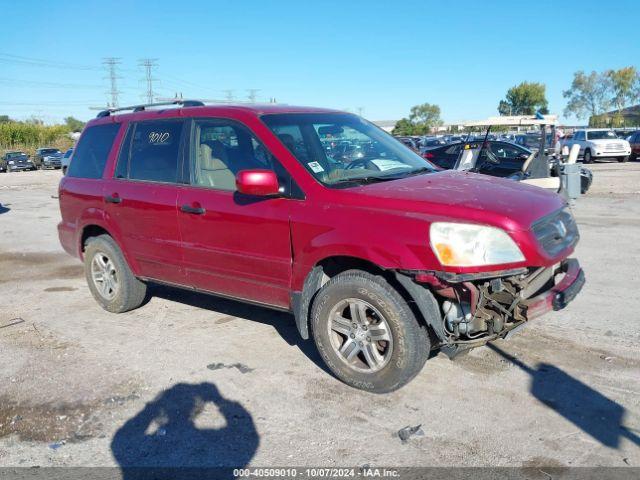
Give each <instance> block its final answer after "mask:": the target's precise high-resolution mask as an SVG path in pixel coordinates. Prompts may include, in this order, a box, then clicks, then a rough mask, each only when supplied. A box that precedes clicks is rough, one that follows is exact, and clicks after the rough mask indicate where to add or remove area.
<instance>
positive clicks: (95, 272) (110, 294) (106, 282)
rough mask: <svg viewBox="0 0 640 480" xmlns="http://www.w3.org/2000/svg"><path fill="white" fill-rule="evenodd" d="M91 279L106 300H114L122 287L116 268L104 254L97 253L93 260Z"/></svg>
mask: <svg viewBox="0 0 640 480" xmlns="http://www.w3.org/2000/svg"><path fill="white" fill-rule="evenodd" d="M91 279H92V280H93V284H94V285H95V287H96V290H97V291H98V293H99V294H100V296H101V297H102V298H104V299H105V300H113V299H114V298H115V296H116V295H117V293H118V289H119V287H120V284H119V281H118V274H117V272H116V267H115V265H114V264H113V262H112V261H111V259H110V258H109V257H108V256H107V255H106V254H105V253H104V252H96V254H95V255H94V256H93V259H92V260H91Z"/></svg>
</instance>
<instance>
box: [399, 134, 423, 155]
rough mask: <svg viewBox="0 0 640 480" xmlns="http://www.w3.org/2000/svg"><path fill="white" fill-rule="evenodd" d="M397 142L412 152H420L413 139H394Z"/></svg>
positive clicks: (416, 141) (415, 140) (416, 142)
mask: <svg viewBox="0 0 640 480" xmlns="http://www.w3.org/2000/svg"><path fill="white" fill-rule="evenodd" d="M396 138H397V139H398V140H399V141H401V142H402V143H404V144H405V145H406V146H407V147H409V148H410V149H411V150H413V151H414V152H418V151H420V146H419V145H418V140H417V139H415V138H413V137H396Z"/></svg>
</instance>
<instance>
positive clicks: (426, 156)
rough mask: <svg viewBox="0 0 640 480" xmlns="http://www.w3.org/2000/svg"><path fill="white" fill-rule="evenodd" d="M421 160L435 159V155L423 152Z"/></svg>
mask: <svg viewBox="0 0 640 480" xmlns="http://www.w3.org/2000/svg"><path fill="white" fill-rule="evenodd" d="M422 158H426V159H427V160H428V159H430V158H435V155H434V154H433V153H431V152H424V153H423V154H422Z"/></svg>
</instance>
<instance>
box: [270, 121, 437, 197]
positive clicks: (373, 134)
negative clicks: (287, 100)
mask: <svg viewBox="0 0 640 480" xmlns="http://www.w3.org/2000/svg"><path fill="white" fill-rule="evenodd" d="M262 120H263V121H264V123H265V124H266V125H267V126H268V127H269V128H270V129H271V131H273V133H275V134H276V135H277V136H278V138H279V139H280V141H281V142H282V143H283V145H284V146H285V147H287V148H288V149H289V151H290V152H291V153H292V154H293V155H294V156H295V157H296V159H297V160H298V161H299V162H300V163H301V164H302V165H303V166H304V167H305V168H306V169H307V170H308V171H309V173H311V175H313V176H314V177H315V178H316V179H317V180H318V181H320V182H322V183H323V184H325V185H329V186H338V185H341V186H349V184H352V185H353V184H359V183H365V182H372V181H384V180H394V179H397V178H403V177H406V176H410V175H416V174H418V173H425V172H435V168H434V167H433V165H431V164H430V163H428V162H427V161H426V160H424V159H423V158H421V157H420V156H419V155H417V154H415V153H414V152H413V151H411V150H410V149H408V148H407V147H405V146H404V145H403V144H402V143H400V142H399V141H398V140H396V139H395V138H393V137H392V136H390V135H389V134H387V133H385V132H384V131H382V130H380V129H379V128H378V127H376V126H374V125H373V124H371V123H369V122H367V121H365V120H363V119H362V118H360V117H357V116H355V115H349V114H342V113H338V114H325V113H310V114H307V113H298V114H276V115H265V116H263V117H262Z"/></svg>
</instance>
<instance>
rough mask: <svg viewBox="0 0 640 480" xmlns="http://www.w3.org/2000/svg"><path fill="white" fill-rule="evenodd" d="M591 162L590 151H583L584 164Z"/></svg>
mask: <svg viewBox="0 0 640 480" xmlns="http://www.w3.org/2000/svg"><path fill="white" fill-rule="evenodd" d="M591 162H593V158H592V157H591V150H585V151H584V163H591Z"/></svg>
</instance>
